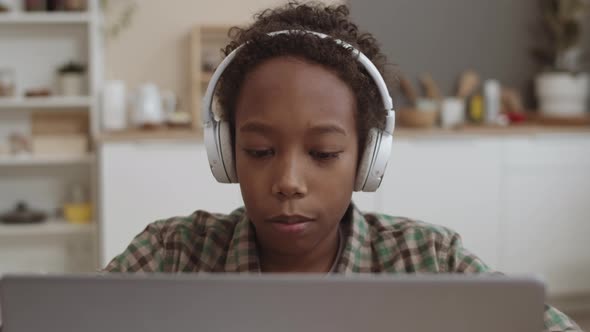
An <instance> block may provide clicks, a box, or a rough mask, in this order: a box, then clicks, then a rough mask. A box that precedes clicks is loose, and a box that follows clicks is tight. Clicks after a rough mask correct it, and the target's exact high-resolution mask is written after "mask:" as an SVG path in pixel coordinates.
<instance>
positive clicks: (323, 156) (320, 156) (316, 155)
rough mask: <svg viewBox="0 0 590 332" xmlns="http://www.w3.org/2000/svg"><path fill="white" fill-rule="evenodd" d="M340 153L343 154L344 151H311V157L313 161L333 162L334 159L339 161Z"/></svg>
mask: <svg viewBox="0 0 590 332" xmlns="http://www.w3.org/2000/svg"><path fill="white" fill-rule="evenodd" d="M340 153H342V151H336V152H324V151H310V152H309V155H310V156H311V157H312V158H313V159H316V160H319V161H328V160H332V159H337V158H338V157H339V156H340Z"/></svg>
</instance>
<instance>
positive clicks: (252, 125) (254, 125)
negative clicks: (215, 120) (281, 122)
mask: <svg viewBox="0 0 590 332" xmlns="http://www.w3.org/2000/svg"><path fill="white" fill-rule="evenodd" d="M240 132H242V133H248V132H250V133H260V134H271V133H273V132H274V129H273V128H272V127H271V126H269V125H267V124H264V123H261V122H247V123H246V124H244V125H243V126H241V127H240Z"/></svg>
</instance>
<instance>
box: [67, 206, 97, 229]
mask: <svg viewBox="0 0 590 332" xmlns="http://www.w3.org/2000/svg"><path fill="white" fill-rule="evenodd" d="M63 211H64V217H65V219H66V221H68V222H69V223H72V224H88V223H90V221H91V219H92V204H90V203H78V204H64V207H63Z"/></svg>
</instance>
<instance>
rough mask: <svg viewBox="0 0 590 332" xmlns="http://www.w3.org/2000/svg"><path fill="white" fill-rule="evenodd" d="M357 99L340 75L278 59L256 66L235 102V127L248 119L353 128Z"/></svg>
mask: <svg viewBox="0 0 590 332" xmlns="http://www.w3.org/2000/svg"><path fill="white" fill-rule="evenodd" d="M355 110H356V99H355V96H354V93H353V91H352V90H351V88H350V87H349V86H348V84H346V83H345V82H344V81H343V80H342V79H340V77H338V75H337V74H336V73H335V72H334V71H332V70H330V69H328V68H326V67H324V66H322V65H319V64H314V63H310V62H308V61H306V60H303V59H299V58H294V57H277V58H273V59H270V60H267V61H265V62H263V63H261V64H260V65H258V66H257V67H255V68H254V69H253V70H252V71H251V72H250V73H248V75H246V77H245V80H244V82H243V85H242V89H241V91H240V94H239V96H238V101H237V103H236V124H240V123H243V122H244V121H247V120H260V121H263V122H267V123H270V124H271V125H273V124H276V125H277V126H279V127H280V125H288V126H290V127H293V126H298V125H300V126H309V125H310V124H312V123H314V122H322V121H332V122H339V123H340V124H341V125H342V126H350V125H352V126H353V127H354V113H355Z"/></svg>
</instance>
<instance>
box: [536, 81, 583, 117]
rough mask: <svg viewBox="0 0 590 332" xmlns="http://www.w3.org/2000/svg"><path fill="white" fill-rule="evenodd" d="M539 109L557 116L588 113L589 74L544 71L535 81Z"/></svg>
mask: <svg viewBox="0 0 590 332" xmlns="http://www.w3.org/2000/svg"><path fill="white" fill-rule="evenodd" d="M535 85H536V86H535V87H536V92H537V97H538V98H539V110H540V111H541V113H543V114H547V115H554V116H555V115H556V116H569V117H571V116H579V115H583V114H588V89H589V88H590V77H589V76H588V74H578V75H573V74H570V73H543V74H540V75H539V76H537V79H536V82H535Z"/></svg>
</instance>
